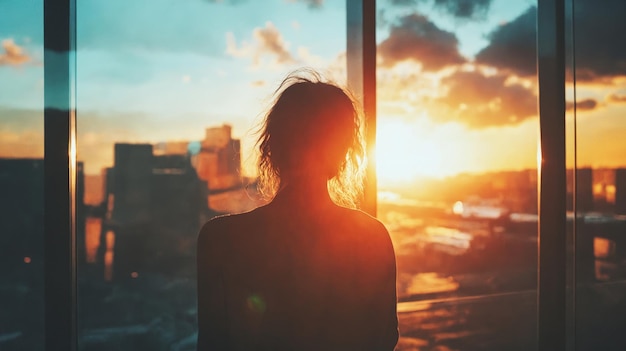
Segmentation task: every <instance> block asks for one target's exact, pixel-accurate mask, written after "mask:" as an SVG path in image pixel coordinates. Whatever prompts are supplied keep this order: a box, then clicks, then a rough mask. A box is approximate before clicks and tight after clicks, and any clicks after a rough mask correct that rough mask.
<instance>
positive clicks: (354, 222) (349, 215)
mask: <svg viewBox="0 0 626 351" xmlns="http://www.w3.org/2000/svg"><path fill="white" fill-rule="evenodd" d="M342 211H343V214H342V217H343V218H345V221H346V224H348V225H350V226H353V227H354V228H355V229H356V230H357V231H358V232H359V235H368V236H371V237H373V238H374V239H378V240H382V241H387V240H389V239H390V238H389V231H388V230H387V228H386V227H385V225H384V224H383V223H382V222H381V221H379V220H378V219H377V218H376V217H373V216H371V215H370V214H368V213H366V212H363V211H361V210H355V209H349V208H342Z"/></svg>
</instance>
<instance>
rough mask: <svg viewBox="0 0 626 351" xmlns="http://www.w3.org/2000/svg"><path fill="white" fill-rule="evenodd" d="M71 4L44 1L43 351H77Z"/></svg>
mask: <svg viewBox="0 0 626 351" xmlns="http://www.w3.org/2000/svg"><path fill="white" fill-rule="evenodd" d="M73 4H74V0H44V140H45V141H44V174H45V177H44V255H45V256H44V260H45V268H44V282H45V288H44V302H45V317H44V318H45V348H46V350H69V351H72V350H76V345H77V342H76V260H75V257H76V251H75V242H76V237H75V232H76V231H75V225H74V223H75V221H74V210H75V201H74V196H73V195H74V188H75V174H76V159H75V156H74V155H75V142H76V140H75V114H74V112H75V111H74V106H73V104H74V100H73V98H72V94H73V89H72V86H73V85H72V76H73V72H72V57H73V55H74V34H73V23H74V22H73V21H74V7H73Z"/></svg>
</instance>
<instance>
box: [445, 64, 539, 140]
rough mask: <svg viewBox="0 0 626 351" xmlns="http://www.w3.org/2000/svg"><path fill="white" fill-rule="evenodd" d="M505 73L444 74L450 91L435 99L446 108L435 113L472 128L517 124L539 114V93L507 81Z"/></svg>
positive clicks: (446, 85) (447, 119)
mask: <svg viewBox="0 0 626 351" xmlns="http://www.w3.org/2000/svg"><path fill="white" fill-rule="evenodd" d="M506 80H507V77H506V76H504V75H493V76H485V75H484V74H482V73H481V72H477V71H476V72H461V71H457V72H455V73H454V74H452V75H450V76H447V77H445V78H443V80H442V84H443V85H444V87H445V88H447V95H445V96H443V97H440V98H437V99H435V101H434V102H435V103H437V104H440V105H441V106H442V107H443V108H442V109H441V110H440V111H439V113H437V114H434V115H433V117H434V118H436V119H438V120H441V121H446V122H447V121H456V122H460V123H463V124H465V125H467V126H469V127H470V128H476V129H480V128H487V127H494V126H504V125H515V124H519V123H521V122H523V121H524V120H526V119H528V118H531V117H534V116H536V115H537V96H536V95H535V94H534V93H533V91H531V90H530V89H529V88H527V87H525V86H523V85H521V84H506Z"/></svg>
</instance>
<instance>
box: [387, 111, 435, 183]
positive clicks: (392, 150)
mask: <svg viewBox="0 0 626 351" xmlns="http://www.w3.org/2000/svg"><path fill="white" fill-rule="evenodd" d="M377 128H378V129H377V133H376V171H377V174H378V180H379V181H380V182H381V183H382V184H383V185H384V184H385V183H393V182H398V181H410V180H412V179H415V178H416V177H420V176H428V177H442V176H444V175H445V172H444V169H443V160H442V159H441V154H440V149H439V148H438V147H437V143H436V142H434V141H433V140H431V139H429V138H428V136H427V135H425V133H424V132H423V131H420V130H419V129H417V128H415V127H414V126H413V125H411V124H410V123H406V122H404V121H403V120H399V119H391V120H386V119H384V118H381V119H380V120H379V122H378V126H377Z"/></svg>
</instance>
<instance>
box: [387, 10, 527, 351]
mask: <svg viewBox="0 0 626 351" xmlns="http://www.w3.org/2000/svg"><path fill="white" fill-rule="evenodd" d="M377 6H378V17H377V25H378V31H377V43H378V66H377V79H378V87H377V95H378V98H377V102H378V119H377V120H378V122H377V175H378V179H379V183H378V186H379V193H378V199H379V204H378V217H379V218H380V219H381V220H382V221H383V222H384V223H385V224H386V225H387V227H388V228H389V230H390V232H391V235H392V239H393V241H394V245H395V249H396V256H397V262H398V295H399V300H400V304H399V311H400V327H401V339H400V342H399V349H401V350H409V349H415V348H418V349H429V350H430V349H454V350H485V349H488V350H499V349H502V350H504V349H523V350H531V349H534V348H536V334H535V327H536V324H535V323H536V318H537V315H536V290H535V289H536V282H537V140H538V125H539V124H538V118H537V117H538V116H537V115H538V112H537V89H538V87H537V84H538V83H537V76H536V43H535V42H536V28H537V24H536V23H537V19H536V18H537V3H536V2H533V1H475V2H456V1H435V2H430V1H379V2H378V3H377Z"/></svg>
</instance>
